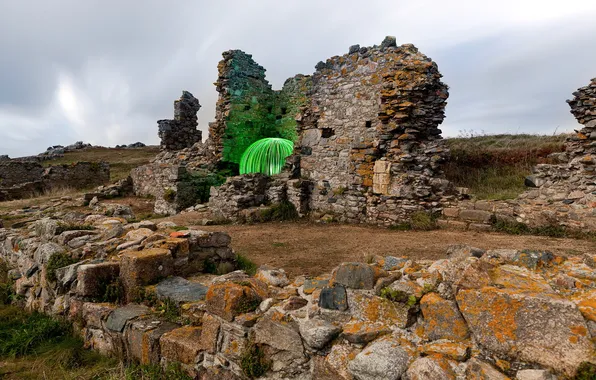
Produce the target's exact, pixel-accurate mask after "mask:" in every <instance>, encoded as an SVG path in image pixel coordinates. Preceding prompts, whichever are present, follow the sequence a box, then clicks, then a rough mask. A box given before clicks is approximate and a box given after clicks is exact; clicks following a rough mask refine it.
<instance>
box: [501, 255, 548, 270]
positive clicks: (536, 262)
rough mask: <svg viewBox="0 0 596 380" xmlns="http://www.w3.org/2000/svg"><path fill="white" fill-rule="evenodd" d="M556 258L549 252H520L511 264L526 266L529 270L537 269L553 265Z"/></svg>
mask: <svg viewBox="0 0 596 380" xmlns="http://www.w3.org/2000/svg"><path fill="white" fill-rule="evenodd" d="M554 259H555V256H554V255H553V254H552V253H550V252H548V251H529V250H523V251H521V252H518V253H517V254H516V255H515V256H514V257H513V259H512V260H511V262H512V263H513V264H515V265H520V266H524V267H526V268H529V269H534V270H535V269H537V268H541V267H544V266H548V265H551V263H552V261H553V260H554Z"/></svg>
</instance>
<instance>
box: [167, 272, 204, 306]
mask: <svg viewBox="0 0 596 380" xmlns="http://www.w3.org/2000/svg"><path fill="white" fill-rule="evenodd" d="M207 290H208V288H207V287H206V286H205V285H203V284H199V283H197V282H190V281H188V280H186V279H184V278H182V277H169V278H167V279H165V280H163V281H161V282H160V283H159V284H157V286H156V288H155V294H156V295H157V297H158V298H160V299H165V298H169V299H171V300H173V301H175V302H178V303H185V302H197V301H201V300H203V299H205V295H206V294H207Z"/></svg>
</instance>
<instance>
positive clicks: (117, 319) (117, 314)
mask: <svg viewBox="0 0 596 380" xmlns="http://www.w3.org/2000/svg"><path fill="white" fill-rule="evenodd" d="M149 313H150V310H149V308H148V307H147V306H144V305H135V304H129V305H126V306H123V307H121V308H118V309H116V310H114V311H113V312H112V313H111V314H110V315H109V317H108V319H107V321H106V328H108V329H109V330H112V331H117V332H123V331H124V326H126V323H127V322H128V321H130V320H131V319H134V318H138V317H140V316H142V315H147V314H149Z"/></svg>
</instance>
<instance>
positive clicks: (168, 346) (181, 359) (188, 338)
mask: <svg viewBox="0 0 596 380" xmlns="http://www.w3.org/2000/svg"><path fill="white" fill-rule="evenodd" d="M159 343H160V346H161V356H162V358H164V359H166V360H167V361H168V362H178V363H182V364H187V365H194V364H195V361H196V359H197V355H198V354H199V352H200V347H201V345H200V344H201V328H200V327H194V326H184V327H180V328H178V329H175V330H171V331H168V332H166V333H165V334H163V335H162V336H161V338H160V339H159Z"/></svg>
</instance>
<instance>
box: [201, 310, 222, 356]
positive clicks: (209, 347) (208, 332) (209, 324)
mask: <svg viewBox="0 0 596 380" xmlns="http://www.w3.org/2000/svg"><path fill="white" fill-rule="evenodd" d="M220 326H221V323H220V322H219V320H218V319H217V318H216V317H214V316H212V315H210V314H207V313H205V314H204V315H203V320H202V324H201V327H202V331H201V339H200V344H199V349H200V350H202V351H207V352H208V353H210V354H214V353H215V352H216V350H217V338H218V336H219V329H220Z"/></svg>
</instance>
